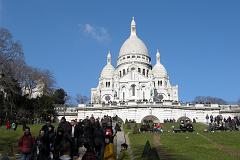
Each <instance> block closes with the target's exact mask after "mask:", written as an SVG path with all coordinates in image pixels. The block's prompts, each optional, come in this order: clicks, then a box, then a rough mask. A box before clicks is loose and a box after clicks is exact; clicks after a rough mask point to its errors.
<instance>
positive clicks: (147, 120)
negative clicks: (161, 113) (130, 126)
mask: <svg viewBox="0 0 240 160" xmlns="http://www.w3.org/2000/svg"><path fill="white" fill-rule="evenodd" d="M159 122H160V121H159V119H158V118H157V117H156V116H153V115H148V116H145V117H144V118H143V119H142V121H141V123H159Z"/></svg>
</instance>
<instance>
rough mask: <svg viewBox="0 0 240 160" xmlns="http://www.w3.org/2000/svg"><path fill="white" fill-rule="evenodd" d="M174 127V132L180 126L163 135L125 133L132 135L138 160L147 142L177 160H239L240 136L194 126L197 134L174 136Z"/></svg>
mask: <svg viewBox="0 0 240 160" xmlns="http://www.w3.org/2000/svg"><path fill="white" fill-rule="evenodd" d="M173 125H174V126H175V128H176V127H178V126H179V124H177V123H175V124H170V123H168V124H164V131H165V132H164V133H163V134H153V133H142V134H132V133H131V130H129V129H126V127H125V129H126V130H125V131H126V132H130V133H129V140H130V143H131V147H132V150H133V154H134V156H135V157H136V159H139V160H140V159H141V155H142V152H143V147H144V145H145V143H146V141H147V140H149V141H150V144H151V145H152V146H154V147H156V148H157V149H161V152H160V153H163V151H164V152H165V153H167V154H168V155H169V156H170V157H171V159H174V160H175V159H176V160H202V159H208V160H238V159H240V154H239V153H240V143H239V142H240V132H214V133H204V132H203V130H204V129H205V128H206V126H205V125H203V124H194V129H195V130H196V131H194V132H193V133H172V132H171V131H172V126H173ZM168 131H169V132H168ZM156 136H157V137H156ZM162 158H163V157H162ZM160 159H161V155H160Z"/></svg>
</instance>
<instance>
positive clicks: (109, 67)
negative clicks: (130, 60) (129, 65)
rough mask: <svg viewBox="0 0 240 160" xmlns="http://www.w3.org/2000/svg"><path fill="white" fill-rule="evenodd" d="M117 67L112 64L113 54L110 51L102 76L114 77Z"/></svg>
mask: <svg viewBox="0 0 240 160" xmlns="http://www.w3.org/2000/svg"><path fill="white" fill-rule="evenodd" d="M114 71H115V68H114V67H113V66H112V64H111V54H110V52H108V55H107V64H106V65H105V66H104V68H103V70H102V72H101V78H112V77H113V76H114Z"/></svg>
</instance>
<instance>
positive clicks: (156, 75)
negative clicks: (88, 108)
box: [91, 18, 178, 104]
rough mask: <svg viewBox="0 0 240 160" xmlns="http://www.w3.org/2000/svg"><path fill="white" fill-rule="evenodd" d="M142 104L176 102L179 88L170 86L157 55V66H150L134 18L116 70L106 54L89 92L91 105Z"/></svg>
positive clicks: (146, 51) (145, 48)
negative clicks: (97, 78)
mask: <svg viewBox="0 0 240 160" xmlns="http://www.w3.org/2000/svg"><path fill="white" fill-rule="evenodd" d="M142 101H146V102H154V101H155V102H157V101H159V102H160V101H178V86H177V85H176V86H172V85H171V84H170V80H169V76H168V74H167V71H166V69H165V67H164V66H163V65H162V64H161V61H160V53H159V51H157V53H156V64H155V65H154V66H152V64H151V57H149V54H148V49H147V47H146V45H145V44H144V42H143V41H142V40H141V39H140V38H139V37H138V36H137V31H136V23H135V21H134V18H133V19H132V22H131V32H130V36H129V38H128V39H127V40H126V41H125V42H124V43H123V45H122V47H121V49H120V52H119V56H118V59H117V66H116V67H113V66H112V64H111V54H110V52H109V53H108V55H107V64H106V65H105V66H104V68H103V70H102V72H101V75H100V77H99V83H98V86H97V87H96V88H92V89H91V102H92V103H93V104H96V103H110V102H111V103H112V102H114V103H119V102H120V103H121V102H142Z"/></svg>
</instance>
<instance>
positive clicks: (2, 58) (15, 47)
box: [0, 28, 23, 67]
mask: <svg viewBox="0 0 240 160" xmlns="http://www.w3.org/2000/svg"><path fill="white" fill-rule="evenodd" d="M22 56H23V51H22V47H21V45H20V44H19V43H18V42H15V41H13V39H12V35H11V33H10V32H9V31H8V30H7V29H5V28H0V67H3V66H4V65H5V64H7V63H10V62H13V61H14V60H16V59H18V58H20V57H22Z"/></svg>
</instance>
